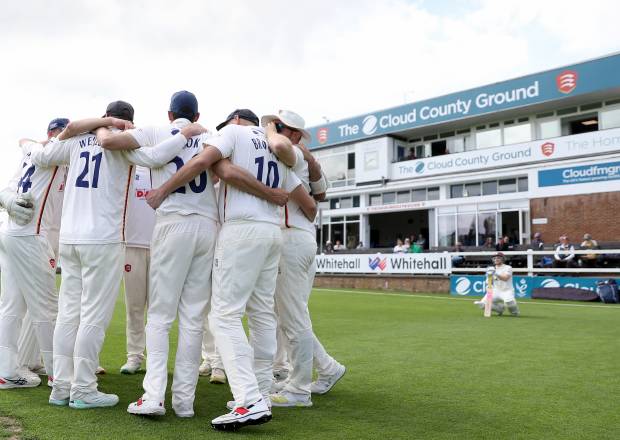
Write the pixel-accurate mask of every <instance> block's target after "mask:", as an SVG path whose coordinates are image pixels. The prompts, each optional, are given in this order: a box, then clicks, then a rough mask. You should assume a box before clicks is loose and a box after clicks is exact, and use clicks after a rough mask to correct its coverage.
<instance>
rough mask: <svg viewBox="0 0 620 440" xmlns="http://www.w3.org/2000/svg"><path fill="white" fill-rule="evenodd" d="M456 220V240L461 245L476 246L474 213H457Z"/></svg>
mask: <svg viewBox="0 0 620 440" xmlns="http://www.w3.org/2000/svg"><path fill="white" fill-rule="evenodd" d="M456 221H457V235H458V237H459V239H458V241H460V242H461V244H462V245H463V246H476V214H475V213H471V214H459V215H457V217H456Z"/></svg>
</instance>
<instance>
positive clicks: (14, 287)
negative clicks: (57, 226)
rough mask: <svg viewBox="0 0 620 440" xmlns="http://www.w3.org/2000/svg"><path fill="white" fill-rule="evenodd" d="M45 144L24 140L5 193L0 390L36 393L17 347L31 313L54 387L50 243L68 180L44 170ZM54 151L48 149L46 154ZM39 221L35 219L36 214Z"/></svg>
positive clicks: (55, 129) (56, 125)
mask: <svg viewBox="0 0 620 440" xmlns="http://www.w3.org/2000/svg"><path fill="white" fill-rule="evenodd" d="M68 122H69V121H68V119H62V118H60V119H54V120H53V121H51V122H50V124H49V126H48V139H50V138H52V137H53V136H55V135H57V134H58V133H59V132H61V131H62V130H63V129H64V128H65V126H66V125H67V123H68ZM43 144H47V142H43V143H41V144H37V143H35V142H34V141H30V140H22V141H20V145H22V147H23V150H22V151H23V152H24V157H23V158H22V160H21V161H20V166H19V169H18V171H17V173H16V174H15V176H14V177H13V179H12V180H11V182H10V183H9V185H8V187H7V188H5V189H4V190H3V191H2V192H0V204H1V205H2V206H3V207H4V208H5V209H6V210H7V212H8V214H9V218H8V221H7V222H6V223H5V224H4V225H3V230H2V233H1V235H0V240H1V243H2V246H1V248H2V252H1V254H0V255H1V266H2V287H1V290H2V297H1V300H0V389H6V388H23V387H33V386H37V385H39V384H40V383H41V379H39V377H38V376H36V375H28V374H26V375H23V374H19V369H18V359H17V343H18V338H19V335H20V330H21V326H22V319H23V318H24V315H25V313H26V311H28V313H29V316H30V319H31V321H32V326H33V327H34V334H35V336H36V340H37V343H38V344H37V345H38V347H40V350H41V354H42V355H43V362H44V365H45V370H46V372H47V374H48V375H49V380H50V382H51V381H53V377H54V369H53V357H52V340H53V334H54V322H55V320H56V314H57V310H58V296H57V294H56V256H55V254H54V251H53V249H52V246H51V244H50V242H49V241H48V232H49V230H50V229H51V228H53V223H54V222H53V220H54V217H55V210H58V209H60V206H61V203H62V200H61V198H62V192H59V191H57V188H58V187H59V185H60V184H61V181H62V179H63V178H64V175H63V173H62V172H61V171H59V167H58V166H39V165H38V164H36V163H35V162H34V161H33V160H32V158H31V154H29V151H30V149H31V148H33V147H35V146H38V147H39V148H43V147H44V146H43ZM49 148H50V147H49V146H47V147H46V149H49ZM35 213H36V216H34V218H33V214H35Z"/></svg>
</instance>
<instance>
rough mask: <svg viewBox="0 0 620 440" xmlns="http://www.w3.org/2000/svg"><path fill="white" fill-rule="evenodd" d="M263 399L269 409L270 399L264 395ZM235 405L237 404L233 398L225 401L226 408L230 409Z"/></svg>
mask: <svg viewBox="0 0 620 440" xmlns="http://www.w3.org/2000/svg"><path fill="white" fill-rule="evenodd" d="M263 399H264V400H265V401H266V402H267V406H268V407H269V409H271V399H268V398H266V397H263ZM235 406H237V404H236V402H235V401H234V400H229V401H228V402H226V408H228V409H229V410H231V411H232V410H233V409H235Z"/></svg>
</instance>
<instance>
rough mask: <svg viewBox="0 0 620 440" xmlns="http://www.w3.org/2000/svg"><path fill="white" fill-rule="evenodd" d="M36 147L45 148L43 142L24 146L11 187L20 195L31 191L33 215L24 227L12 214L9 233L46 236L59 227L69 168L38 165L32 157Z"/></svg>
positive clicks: (8, 225) (7, 229)
mask: <svg viewBox="0 0 620 440" xmlns="http://www.w3.org/2000/svg"><path fill="white" fill-rule="evenodd" d="M33 148H44V147H43V146H42V145H41V144H38V143H36V142H30V143H28V144H26V145H24V147H23V149H22V152H23V153H24V155H23V157H22V160H21V161H20V164H19V167H18V170H17V172H16V173H15V175H14V176H13V178H12V179H11V180H10V181H9V184H8V187H9V188H10V189H12V190H14V191H15V192H16V193H17V194H26V193H29V194H31V195H32V198H33V204H34V217H33V218H32V220H31V221H30V222H29V223H28V224H26V225H23V226H20V225H18V224H17V223H15V222H14V221H13V220H12V219H11V218H10V217H9V218H8V220H7V221H6V222H5V223H4V225H3V231H4V233H5V234H7V235H12V236H26V235H39V234H40V235H42V236H46V237H47V235H48V233H50V232H51V235H53V232H54V230H57V229H58V227H59V224H60V221H59V215H60V211H61V210H62V197H63V190H64V179H65V175H66V167H64V166H37V165H35V164H33V162H32V159H31V150H32V149H33Z"/></svg>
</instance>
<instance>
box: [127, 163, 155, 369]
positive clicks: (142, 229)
mask: <svg viewBox="0 0 620 440" xmlns="http://www.w3.org/2000/svg"><path fill="white" fill-rule="evenodd" d="M150 189H151V172H150V170H149V169H148V168H145V167H141V166H139V165H138V166H136V168H135V173H134V178H133V186H132V189H131V191H130V196H129V204H128V206H127V236H126V239H127V247H126V249H125V271H124V273H123V278H124V280H125V316H126V330H125V333H126V338H127V362H126V363H125V364H124V365H123V366H122V367H121V373H122V374H135V373H136V372H137V371H138V370H139V369H140V367H141V366H142V361H143V360H144V349H145V348H146V341H145V332H144V314H145V312H146V306H147V298H148V291H149V290H148V289H149V266H150V259H151V255H150V243H151V236H152V235H153V227H154V226H155V211H153V210H152V209H151V207H150V206H149V205H148V204H147V203H146V194H147V193H148V192H149V190H150Z"/></svg>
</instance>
